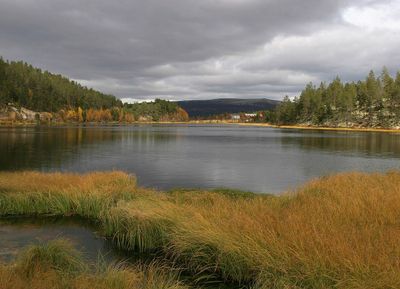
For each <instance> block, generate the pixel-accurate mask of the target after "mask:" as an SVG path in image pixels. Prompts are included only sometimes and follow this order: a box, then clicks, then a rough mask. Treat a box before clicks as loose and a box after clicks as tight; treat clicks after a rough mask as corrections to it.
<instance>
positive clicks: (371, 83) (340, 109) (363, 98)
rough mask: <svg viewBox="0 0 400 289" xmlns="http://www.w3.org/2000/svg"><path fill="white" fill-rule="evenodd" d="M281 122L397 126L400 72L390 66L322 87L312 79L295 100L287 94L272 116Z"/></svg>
mask: <svg viewBox="0 0 400 289" xmlns="http://www.w3.org/2000/svg"><path fill="white" fill-rule="evenodd" d="M269 121H271V122H273V123H277V124H295V123H300V124H312V125H326V126H363V127H397V126H399V125H400V72H397V75H396V77H395V78H393V77H392V76H391V75H390V74H389V72H388V70H387V69H386V68H384V69H383V71H382V73H381V75H380V76H379V77H377V76H376V75H375V73H374V72H373V71H371V72H370V73H369V74H368V76H367V77H366V79H365V80H363V81H358V82H348V83H343V82H342V81H341V80H340V78H339V77H336V78H335V79H334V80H333V81H332V82H331V83H329V84H326V83H321V84H320V85H319V86H318V87H316V86H315V85H313V84H312V83H309V84H308V85H307V86H306V87H305V89H304V90H303V91H302V93H301V94H300V97H298V98H295V99H294V100H291V99H289V97H285V99H284V100H283V102H282V103H281V104H280V105H279V106H278V107H277V108H276V110H275V111H274V112H272V113H271V114H270V116H269Z"/></svg>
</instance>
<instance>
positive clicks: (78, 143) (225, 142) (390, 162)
mask: <svg viewBox="0 0 400 289" xmlns="http://www.w3.org/2000/svg"><path fill="white" fill-rule="evenodd" d="M0 151H1V154H0V169H1V170H26V169H38V170H43V171H52V170H61V171H77V172H84V171H91V170H110V169H121V170H125V171H128V172H131V173H135V174H137V176H138V178H139V183H140V184H142V185H145V186H153V187H158V188H161V189H169V188H172V187H200V188H214V187H232V188H239V189H244V190H253V191H257V192H280V191H283V190H285V189H287V188H288V187H293V186H295V185H298V184H299V183H302V182H304V181H306V180H308V179H310V178H313V177H317V176H320V175H324V174H329V173H333V172H339V171H347V170H363V171H385V170H388V169H399V168H400V163H399V160H398V159H399V157H400V135H399V134H388V133H357V132H333V131H301V130H280V129H270V128H262V127H239V126H207V125H141V126H103V127H30V128H4V127H3V128H0Z"/></svg>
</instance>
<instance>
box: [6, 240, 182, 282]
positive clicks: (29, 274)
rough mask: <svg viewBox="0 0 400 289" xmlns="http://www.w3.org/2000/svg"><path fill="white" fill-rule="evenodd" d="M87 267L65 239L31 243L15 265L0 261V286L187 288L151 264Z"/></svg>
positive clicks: (174, 275)
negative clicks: (36, 243) (136, 266)
mask: <svg viewBox="0 0 400 289" xmlns="http://www.w3.org/2000/svg"><path fill="white" fill-rule="evenodd" d="M87 267H88V266H86V265H85V264H84V263H83V261H82V259H81V257H80V255H79V253H78V252H76V251H75V250H74V249H73V247H72V245H71V244H69V243H68V242H67V241H65V240H55V241H52V242H49V243H48V244H43V245H38V246H31V247H29V248H27V249H26V250H25V251H24V252H23V253H21V254H20V255H19V256H18V260H17V261H16V262H15V263H14V264H7V265H5V264H0V289H25V288H30V289H66V288H69V289H92V288H96V289H187V288H188V287H186V286H184V285H182V284H181V283H180V282H179V281H178V280H177V277H178V276H177V274H176V273H174V272H171V271H167V270H166V268H162V267H159V266H157V264H150V265H148V266H142V267H138V268H133V267H126V266H124V265H114V266H108V267H105V268H98V269H97V270H96V271H95V273H91V272H90V271H89V270H87Z"/></svg>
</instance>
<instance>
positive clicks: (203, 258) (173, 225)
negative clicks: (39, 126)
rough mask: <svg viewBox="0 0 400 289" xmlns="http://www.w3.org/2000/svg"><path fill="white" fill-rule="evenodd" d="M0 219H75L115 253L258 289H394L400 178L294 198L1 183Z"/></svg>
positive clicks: (30, 176)
mask: <svg viewBox="0 0 400 289" xmlns="http://www.w3.org/2000/svg"><path fill="white" fill-rule="evenodd" d="M0 214H1V215H2V216H15V215H30V216H34V215H39V214H40V215H63V216H71V215H79V216H83V217H86V218H89V219H91V220H93V221H95V222H97V223H98V224H99V226H101V228H102V232H103V234H104V235H105V236H107V237H109V238H111V239H113V241H114V243H115V245H116V246H118V247H120V248H123V249H128V250H135V251H141V252H148V251H156V252H158V253H159V254H160V255H162V256H164V257H166V258H167V259H168V260H170V261H173V262H175V263H176V264H179V265H180V266H181V267H182V268H184V269H185V270H187V271H189V272H191V273H192V274H193V275H194V276H195V277H197V278H199V279H201V278H217V279H224V280H226V281H233V282H236V283H241V284H251V285H252V286H253V288H255V289H264V288H400V263H399V260H400V247H399V246H398V243H399V241H400V173H399V172H390V173H387V174H363V173H347V174H339V175H336V176H331V177H325V178H322V179H318V180H314V181H311V182H309V183H308V184H306V185H304V186H303V187H301V188H299V189H298V190H296V191H295V192H291V193H286V194H283V195H281V196H263V195H255V194H251V193H243V192H236V191H229V190H216V191H211V192H210V191H199V190H176V191H171V192H155V191H152V190H150V189H143V188H139V187H137V186H136V182H135V179H134V178H133V177H132V176H129V175H127V174H125V173H122V172H111V173H92V174H87V175H73V174H40V173H34V172H27V173H0Z"/></svg>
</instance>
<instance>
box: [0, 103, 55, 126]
mask: <svg viewBox="0 0 400 289" xmlns="http://www.w3.org/2000/svg"><path fill="white" fill-rule="evenodd" d="M52 118H53V115H52V114H51V113H49V112H35V111H33V110H29V109H27V108H24V107H16V106H14V105H12V104H8V105H6V106H5V107H3V108H0V121H11V122H12V121H22V122H35V121H41V122H49V121H51V120H52Z"/></svg>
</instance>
